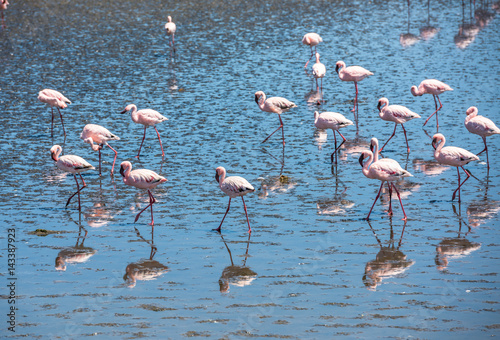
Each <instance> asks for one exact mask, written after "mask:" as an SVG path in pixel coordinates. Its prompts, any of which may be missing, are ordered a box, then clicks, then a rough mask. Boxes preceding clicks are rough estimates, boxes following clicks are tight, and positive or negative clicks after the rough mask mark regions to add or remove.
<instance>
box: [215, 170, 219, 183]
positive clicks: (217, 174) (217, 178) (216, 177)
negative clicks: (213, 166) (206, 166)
mask: <svg viewBox="0 0 500 340" xmlns="http://www.w3.org/2000/svg"><path fill="white" fill-rule="evenodd" d="M215 180H216V181H217V183H219V173H218V172H217V171H216V172H215Z"/></svg>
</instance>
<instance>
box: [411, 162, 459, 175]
mask: <svg viewBox="0 0 500 340" xmlns="http://www.w3.org/2000/svg"><path fill="white" fill-rule="evenodd" d="M413 168H414V169H415V170H417V171H421V172H423V173H424V174H426V175H427V176H436V175H440V174H442V173H443V172H444V171H446V170H448V169H449V168H450V167H449V166H447V165H441V164H439V163H438V161H436V160H435V159H432V160H428V161H425V160H423V159H421V158H415V159H414V160H413Z"/></svg>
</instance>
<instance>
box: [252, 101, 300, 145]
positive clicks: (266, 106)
mask: <svg viewBox="0 0 500 340" xmlns="http://www.w3.org/2000/svg"><path fill="white" fill-rule="evenodd" d="M255 102H256V103H257V105H259V108H260V109H261V110H262V111H265V112H274V113H277V114H278V117H279V119H280V126H279V127H278V128H277V129H276V130H275V131H274V132H273V133H271V134H270V135H269V136H267V138H266V139H264V140H263V141H262V143H264V142H265V141H267V140H268V139H269V137H271V136H272V135H274V133H275V132H277V131H278V130H279V129H281V133H282V136H283V145H285V131H283V121H282V120H281V114H282V113H283V112H285V111H287V110H289V109H291V108H293V107H297V105H295V103H292V102H291V101H289V100H288V99H286V98H283V97H271V98H267V99H266V94H265V93H264V92H262V91H257V92H255Z"/></svg>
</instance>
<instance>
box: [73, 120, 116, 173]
mask: <svg viewBox="0 0 500 340" xmlns="http://www.w3.org/2000/svg"><path fill="white" fill-rule="evenodd" d="M80 138H81V139H83V142H84V143H88V144H90V147H91V148H92V150H94V151H99V176H101V150H102V148H103V147H104V145H106V146H107V147H109V148H110V149H111V150H113V152H114V153H115V158H114V159H113V167H112V168H111V175H113V171H114V169H115V162H116V157H117V156H118V152H117V151H116V150H115V149H113V148H112V147H111V146H110V145H109V144H108V141H110V140H120V137H118V136H115V135H114V134H112V133H111V132H109V130H108V129H106V128H105V127H103V126H100V125H96V124H87V125H85V127H84V128H83V131H82V133H81V134H80ZM94 142H95V143H97V145H96V144H94Z"/></svg>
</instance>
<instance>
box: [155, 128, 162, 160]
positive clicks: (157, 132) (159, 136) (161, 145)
mask: <svg viewBox="0 0 500 340" xmlns="http://www.w3.org/2000/svg"><path fill="white" fill-rule="evenodd" d="M153 127H154V128H155V131H156V134H157V135H158V140H159V141H160V147H161V156H162V157H165V152H163V145H162V144H161V138H160V133H159V132H158V130H157V129H156V126H153Z"/></svg>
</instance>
